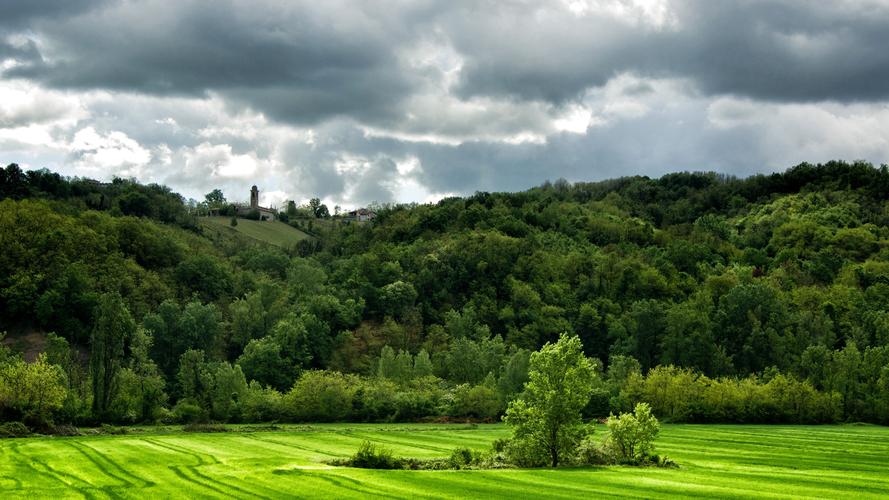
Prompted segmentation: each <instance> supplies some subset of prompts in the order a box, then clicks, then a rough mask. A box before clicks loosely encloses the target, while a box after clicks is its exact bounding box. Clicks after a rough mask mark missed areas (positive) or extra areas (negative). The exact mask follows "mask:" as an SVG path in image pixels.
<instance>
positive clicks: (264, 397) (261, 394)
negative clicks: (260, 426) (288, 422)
mask: <svg viewBox="0 0 889 500" xmlns="http://www.w3.org/2000/svg"><path fill="white" fill-rule="evenodd" d="M283 415H284V402H283V398H282V396H281V393H280V392H278V391H276V390H274V389H272V388H271V387H263V386H262V385H261V384H260V383H259V382H256V381H255V380H254V381H251V382H250V384H249V385H248V386H247V392H245V393H244V397H243V399H241V416H242V417H243V418H244V421H245V422H268V421H270V420H278V419H280V418H281V417H282V416H283Z"/></svg>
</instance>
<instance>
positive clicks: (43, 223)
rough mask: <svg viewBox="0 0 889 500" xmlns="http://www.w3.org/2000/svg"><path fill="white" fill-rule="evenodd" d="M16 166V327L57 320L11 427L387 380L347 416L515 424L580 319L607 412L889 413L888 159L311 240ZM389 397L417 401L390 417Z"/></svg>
mask: <svg viewBox="0 0 889 500" xmlns="http://www.w3.org/2000/svg"><path fill="white" fill-rule="evenodd" d="M0 170H2V172H3V174H2V176H0V193H2V197H3V198H4V199H2V200H0V248H3V249H4V251H3V252H2V253H0V311H2V312H0V331H3V330H7V331H8V332H10V335H9V339H8V340H7V342H6V343H7V344H8V345H9V346H10V349H11V351H15V350H16V349H17V348H16V345H17V344H19V343H20V342H21V338H22V337H23V334H25V333H28V332H35V331H36V332H54V335H47V347H46V348H45V350H46V353H45V358H43V361H42V364H40V363H37V364H32V365H25V364H22V363H23V361H21V359H22V358H21V356H20V355H19V354H16V353H14V352H9V353H7V354H6V355H4V356H5V360H4V361H2V363H3V366H4V368H3V370H4V371H2V373H16V374H21V373H24V374H26V375H15V376H13V375H8V376H5V375H4V377H3V378H0V395H2V396H0V418H3V419H12V420H19V419H25V420H28V419H31V420H33V421H34V422H41V421H43V422H49V421H50V420H52V421H56V422H78V423H89V422H139V421H151V420H156V419H166V420H172V421H175V420H178V421H185V420H189V419H209V420H232V421H236V420H256V419H260V420H262V419H292V420H301V419H304V418H306V419H307V418H308V417H305V416H304V415H306V414H301V413H299V412H300V411H305V412H309V411H310V410H307V409H302V410H298V409H297V407H296V406H294V405H296V403H293V404H292V405H291V406H290V407H288V406H287V404H286V402H287V401H290V402H291V403H292V402H293V401H302V400H300V399H299V398H296V399H292V398H291V399H288V397H289V396H288V395H290V394H291V392H292V391H293V390H294V388H295V387H297V386H298V385H299V384H300V381H301V380H303V378H304V377H306V376H309V375H308V374H313V375H311V376H315V377H321V376H323V377H329V378H330V379H331V380H333V379H336V378H337V377H345V378H346V379H347V383H346V384H345V385H347V386H348V387H350V388H360V389H361V391H357V389H356V392H355V393H354V394H353V396H352V397H351V399H350V401H351V403H350V405H347V406H348V408H349V410H348V412H346V413H345V414H343V413H336V412H334V413H333V414H334V415H338V416H336V417H330V418H332V419H338V418H342V419H355V420H376V419H379V420H387V419H396V420H402V419H413V418H428V417H438V416H440V417H454V418H465V417H473V418H496V416H498V415H500V414H501V413H502V412H503V410H504V408H505V406H506V403H507V402H508V400H509V398H511V397H512V396H513V395H514V394H515V393H516V392H518V390H519V389H520V388H521V384H522V383H523V381H524V377H526V376H527V374H526V370H527V367H526V364H527V356H528V353H529V352H531V351H534V350H537V349H538V348H540V346H542V345H543V344H545V343H546V342H552V341H555V340H556V339H557V338H558V337H559V335H560V334H561V333H562V332H568V333H569V334H574V335H577V336H578V337H579V338H580V339H581V342H582V345H583V349H584V352H585V354H586V355H587V356H589V357H591V358H595V359H598V360H599V361H600V370H601V377H600V378H601V380H602V381H603V382H602V386H601V387H598V388H597V391H596V392H595V393H594V396H593V399H592V400H591V402H590V405H589V407H588V409H587V413H588V416H590V417H592V416H601V415H604V414H607V411H615V412H617V411H626V410H628V409H631V408H632V405H633V404H634V403H635V402H637V401H647V402H649V403H651V405H652V407H653V408H654V410H655V413H656V414H657V415H658V416H659V417H661V418H665V419H667V420H675V421H759V422H767V421H786V422H802V421H806V422H809V421H819V422H820V421H857V420H861V421H870V422H885V415H886V414H887V412H886V401H887V392H886V391H887V389H886V387H887V379H889V375H887V370H889V359H887V356H886V349H887V345H889V201H887V199H889V197H887V194H889V191H887V186H889V172H887V169H886V168H885V167H881V168H874V167H873V166H871V165H868V164H865V163H854V164H846V163H842V162H833V163H829V164H825V165H807V164H803V165H800V166H798V167H794V168H792V169H790V170H788V171H787V172H784V173H780V174H773V175H769V176H755V177H751V178H748V179H735V178H730V177H725V176H720V175H716V174H711V173H679V174H671V175H667V176H664V177H662V178H660V179H648V178H644V177H633V178H624V179H617V180H613V181H606V182H600V183H577V184H570V183H567V182H564V181H557V182H555V183H547V184H545V185H543V186H540V187H538V188H535V189H531V190H529V191H526V192H522V193H477V194H475V195H473V196H470V197H466V198H449V199H446V200H442V201H441V202H439V203H437V204H435V205H419V206H416V205H415V206H387V207H381V208H380V210H379V211H378V212H377V214H378V215H377V218H376V219H375V221H374V222H373V223H372V224H352V225H348V226H343V227H338V229H337V230H336V231H330V232H325V233H324V234H323V237H321V238H316V239H313V240H312V244H311V245H303V246H302V247H301V248H294V249H287V250H281V249H277V248H273V247H267V246H262V245H259V244H255V243H247V242H245V241H244V240H239V239H237V235H236V234H228V232H212V233H211V232H209V231H208V232H207V233H206V234H205V233H204V232H202V231H201V230H200V225H199V224H195V223H193V222H192V223H189V222H187V220H186V219H187V217H186V216H187V215H188V214H189V213H190V210H189V207H187V206H186V205H185V203H184V202H183V200H182V198H181V197H179V196H178V195H175V194H172V193H170V192H169V190H168V189H167V188H165V187H159V186H141V185H138V184H136V183H134V182H130V181H115V182H113V183H110V184H107V185H104V184H99V183H95V182H92V181H88V180H82V179H65V178H61V177H59V176H57V175H56V174H52V173H50V172H46V171H36V172H27V173H23V172H21V170H20V169H18V167H16V166H14V165H11V166H9V167H7V168H6V169H0ZM143 196H144V197H146V198H147V199H148V200H149V202H148V203H143V201H144V200H142V201H139V202H137V203H131V201H132V200H131V199H136V198H138V199H140V200H141V199H142V197H143ZM166 205H169V207H168V208H163V207H164V206H166ZM137 207H142V208H145V207H147V208H145V210H142V209H140V208H137ZM165 214H166V215H165ZM188 217H190V216H188ZM191 220H192V221H194V219H191ZM50 347H52V349H50ZM630 359H633V360H635V363H630V364H629V365H627V360H630ZM523 363H524V364H525V367H524V368H523ZM624 365H627V366H629V367H630V368H632V370H630V369H629V368H626V369H625V370H624V371H626V373H634V374H635V375H632V376H631V375H625V379H626V380H625V382H620V383H618V379H617V378H613V377H612V373H614V374H615V375H614V377H617V375H616V374H617V373H618V372H619V371H620V370H618V368H620V367H621V366H624ZM33 366H36V368H34V367H33ZM616 367H617V368H616ZM664 367H674V368H664ZM523 370H525V373H524V374H523ZM615 370H617V371H615ZM335 372H336V373H339V374H340V375H337V374H335ZM507 372H509V374H507ZM664 373H669V374H670V376H669V377H666V376H665V375H663V374H664ZM52 374H55V375H52ZM183 374H188V375H187V376H185V375H183ZM319 374H322V375H319ZM29 377H33V379H34V382H33V384H30V383H28V384H20V383H18V382H16V383H13V382H9V381H12V380H30V378H29ZM666 379H669V380H674V379H675V382H670V383H667V382H665V381H664V380H666ZM621 380H624V379H621ZM650 380H654V381H661V382H658V384H661V385H663V386H665V387H674V386H676V387H680V386H681V387H688V388H689V389H688V391H686V392H681V391H678V389H676V391H673V389H670V390H669V391H667V389H664V391H666V392H663V391H662V392H657V391H656V390H655V389H656V388H657V387H661V386H660V385H656V384H655V382H649V381H650ZM679 380H686V381H685V382H682V383H680V382H678V381H679ZM47 381H50V382H52V383H53V384H56V385H58V386H59V387H61V388H62V389H64V390H62V391H45V393H46V394H56V395H58V394H61V397H60V398H58V399H52V401H57V400H58V401H59V402H60V403H59V405H56V404H55V403H53V405H49V406H47V405H46V404H44V403H42V402H41V403H40V404H38V405H37V406H36V407H37V408H40V409H39V410H34V408H35V406H34V404H33V403H32V402H31V401H35V400H33V399H31V396H25V395H26V394H37V393H36V392H28V391H30V390H31V389H28V387H43V385H42V384H46V383H49V382H47ZM53 381H54V382H53ZM3 384H6V385H3ZM10 384H11V385H10ZM29 384H30V385H29ZM332 384H333V383H332ZM671 384H672V385H671ZM334 385H335V384H334ZM649 386H650V387H649ZM10 387H11V388H10ZM647 387H648V388H647ZM377 389H379V391H380V394H379V396H378V397H379V399H380V401H384V400H385V401H390V400H391V401H394V402H395V403H392V404H393V405H395V406H384V408H385V409H384V410H380V411H376V410H375V413H374V412H370V410H365V409H364V408H370V406H368V405H369V399H367V398H369V397H370V396H368V397H365V396H364V394H366V393H367V394H369V393H372V392H374V391H376V390H377ZM350 390H351V389H350ZM10 391H12V392H10ZM646 391H648V392H646ZM670 391H673V392H670ZM782 391H784V392H782ZM674 392H675V394H676V396H675V398H674V397H673V396H670V397H667V396H665V395H663V394H666V393H669V394H673V393H674ZM9 394H16V395H15V396H9ZM233 394H234V395H236V396H232V395H233ZM791 394H793V396H792V398H791V396H790V395H791ZM420 395H422V397H421V396H420ZM390 396H391V398H390ZM427 396H428V397H427ZM35 397H36V396H35ZM294 397H295V396H294ZM338 397H339V396H338ZM387 398H389V399H387ZM658 398H660V399H658ZM671 398H673V399H671ZM745 398H746V399H745ZM787 398H791V399H793V398H796V399H795V401H797V406H796V407H794V408H795V410H793V411H791V409H787V408H785V407H784V406H782V405H784V404H785V403H784V401H785V400H786V399H787ZM38 399H39V398H38ZM674 399H675V401H674ZM680 399H682V400H683V401H685V403H683V404H684V406H679V403H678V402H676V401H679V400H680ZM248 401H263V403H262V404H261V405H259V403H256V404H257V405H259V406H257V407H268V408H284V409H279V410H274V409H272V410H268V411H267V412H266V411H265V410H263V411H260V410H246V408H248V407H250V405H249V404H248V403H247V402H248ZM276 401H278V402H276ZM457 401H461V402H460V403H459V404H458V403H457ZM470 401H471V402H472V404H470V403H469V402H470ZM659 401H671V402H669V403H662V402H659ZM800 401H802V402H800ZM717 403H718V404H717ZM250 404H253V403H250ZM300 404H302V403H300ZM387 404H388V403H387ZM262 405H265V406H262ZM282 405H283V406H282ZM719 405H722V406H719ZM800 405H802V406H800ZM803 406H805V409H801V408H802V407H803ZM47 408H51V409H49V410H48V409H47ZM287 408H290V409H287ZM411 408H414V409H413V410H411ZM794 411H795V413H794ZM35 412H36V414H40V415H41V416H40V417H39V418H38V417H34V416H33V415H35ZM408 415H410V416H408ZM316 417H317V416H316ZM316 417H313V418H316ZM317 418H321V417H317ZM325 418H327V417H325Z"/></svg>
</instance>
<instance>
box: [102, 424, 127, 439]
mask: <svg viewBox="0 0 889 500" xmlns="http://www.w3.org/2000/svg"><path fill="white" fill-rule="evenodd" d="M100 431H101V433H102V434H110V435H112V436H122V435H124V434H126V433H127V432H129V431H127V428H126V427H118V426H116V425H108V424H102V427H101V428H100Z"/></svg>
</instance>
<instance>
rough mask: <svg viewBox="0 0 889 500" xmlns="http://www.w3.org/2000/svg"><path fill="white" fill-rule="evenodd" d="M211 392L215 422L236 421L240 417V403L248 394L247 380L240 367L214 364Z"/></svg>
mask: <svg viewBox="0 0 889 500" xmlns="http://www.w3.org/2000/svg"><path fill="white" fill-rule="evenodd" d="M212 374H213V387H212V392H211V396H210V397H211V406H210V407H211V408H212V415H213V418H214V419H215V420H221V421H223V422H224V421H227V420H236V419H237V418H238V417H240V402H241V400H242V399H243V398H244V394H245V393H246V392H247V380H246V379H245V378H244V372H243V371H241V367H240V366H238V365H234V366H232V365H230V364H228V363H225V362H222V363H214V364H213V365H212Z"/></svg>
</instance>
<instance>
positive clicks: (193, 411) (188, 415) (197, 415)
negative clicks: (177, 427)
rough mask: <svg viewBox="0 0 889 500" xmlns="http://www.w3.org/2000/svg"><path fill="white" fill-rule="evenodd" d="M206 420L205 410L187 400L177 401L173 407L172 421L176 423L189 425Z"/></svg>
mask: <svg viewBox="0 0 889 500" xmlns="http://www.w3.org/2000/svg"><path fill="white" fill-rule="evenodd" d="M208 418H209V416H208V415H207V411H206V410H204V409H203V408H201V407H200V406H198V405H196V404H194V403H192V402H191V401H188V400H187V399H183V400H181V401H179V402H178V403H176V406H174V407H173V419H174V420H175V421H176V422H180V423H185V424H191V423H198V422H206V421H207V419H208Z"/></svg>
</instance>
